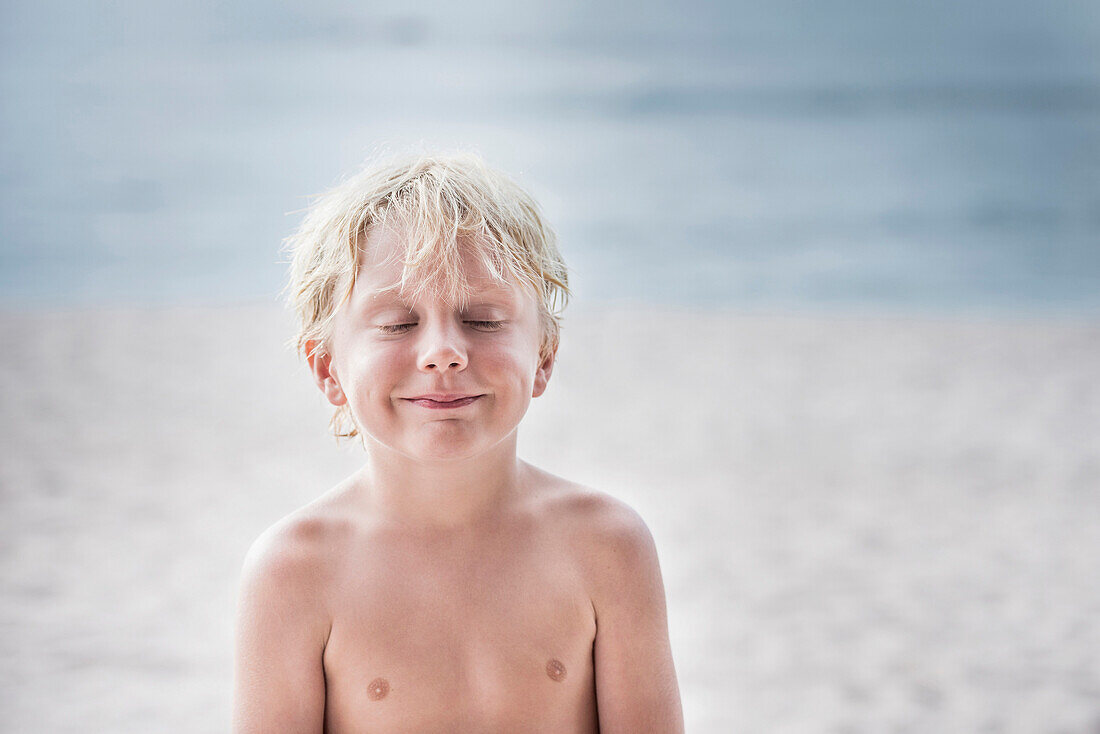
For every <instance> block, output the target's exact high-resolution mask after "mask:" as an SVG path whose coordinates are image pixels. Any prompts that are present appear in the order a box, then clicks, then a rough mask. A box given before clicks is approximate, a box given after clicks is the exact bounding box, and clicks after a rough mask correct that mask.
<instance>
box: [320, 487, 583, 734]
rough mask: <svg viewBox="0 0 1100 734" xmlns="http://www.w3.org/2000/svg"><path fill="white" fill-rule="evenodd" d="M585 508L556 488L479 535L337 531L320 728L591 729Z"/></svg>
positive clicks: (369, 528) (345, 526)
mask: <svg viewBox="0 0 1100 734" xmlns="http://www.w3.org/2000/svg"><path fill="white" fill-rule="evenodd" d="M584 506H585V500H584V499H583V496H582V495H581V493H579V492H577V491H576V490H575V489H572V488H569V487H565V486H558V487H554V488H548V489H547V491H546V492H545V493H541V494H540V495H539V497H538V498H535V497H530V498H529V499H528V501H525V502H523V503H522V505H520V506H516V507H514V508H511V509H510V510H509V511H508V512H506V513H503V514H502V515H501V516H500V517H498V518H496V519H495V520H493V521H491V522H485V523H481V524H479V526H478V527H471V528H465V529H459V530H445V531H423V530H412V529H409V528H402V527H401V526H400V525H395V524H392V523H389V524H383V523H377V522H374V521H372V520H371V519H363V520H361V521H358V522H357V521H354V520H353V521H345V522H340V523H338V524H337V525H334V526H333V529H332V532H330V536H331V537H330V538H329V539H328V542H327V543H326V544H325V548H326V550H325V553H326V555H329V556H330V558H331V560H330V562H331V564H332V565H331V566H330V567H331V568H333V575H332V578H331V582H332V583H331V585H330V586H329V590H330V592H331V594H329V595H328V596H329V598H328V599H327V600H326V601H327V604H328V607H329V610H330V615H331V620H332V628H331V632H330V633H329V636H328V642H327V644H326V646H325V651H324V673H325V688H326V701H325V731H326V732H327V733H328V734H346V733H348V732H372V733H378V734H385V733H386V732H436V731H438V732H450V731H501V732H510V731H524V732H537V731H547V732H551V731H552V732H569V733H574V732H576V733H578V734H579V733H581V732H584V733H585V734H587V733H589V732H597V731H598V723H597V716H596V694H595V680H594V670H593V657H592V650H593V641H594V638H595V634H596V623H595V613H594V610H593V607H592V603H591V601H590V596H589V594H588V591H587V589H586V587H585V581H586V578H587V576H588V573H587V572H586V571H585V569H584V568H583V560H584V554H583V547H584V543H583V542H581V541H582V539H583V535H584V527H583V524H584V523H583V520H582V518H583V516H584V514H585V513H584V511H583V509H581V508H583V507H584ZM326 514H328V513H326Z"/></svg>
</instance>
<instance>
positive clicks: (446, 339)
mask: <svg viewBox="0 0 1100 734" xmlns="http://www.w3.org/2000/svg"><path fill="white" fill-rule="evenodd" d="M421 333H422V334H423V337H422V341H421V344H420V356H419V358H418V360H417V362H418V366H419V368H420V370H421V371H422V372H446V371H448V370H456V371H457V370H464V369H466V359H467V358H466V345H465V343H464V341H463V339H462V335H461V333H460V331H459V330H458V329H456V328H454V326H452V325H449V324H440V325H436V326H431V327H428V328H426V329H424V330H423V331H422V332H421Z"/></svg>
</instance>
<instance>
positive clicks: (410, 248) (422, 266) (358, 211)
mask: <svg viewBox="0 0 1100 734" xmlns="http://www.w3.org/2000/svg"><path fill="white" fill-rule="evenodd" d="M383 227H393V228H394V229H395V230H397V231H400V232H401V233H402V234H403V235H404V237H405V240H406V249H405V257H404V264H403V265H404V267H403V269H402V275H401V281H400V283H399V284H395V287H398V288H400V290H401V292H402V293H404V294H406V295H407V297H408V298H409V299H410V300H413V301H415V300H416V299H417V298H419V297H421V296H423V295H428V294H431V295H439V296H442V297H444V298H446V299H447V300H448V301H449V302H451V303H455V304H465V303H466V301H467V299H468V297H469V295H470V288H469V285H468V282H467V279H466V274H465V272H464V271H463V269H462V267H461V262H462V255H463V253H468V254H471V255H473V256H474V257H475V258H476V259H477V260H479V261H480V262H481V263H482V264H483V265H484V266H485V268H486V270H487V271H488V272H489V273H491V274H492V275H493V276H494V277H495V278H497V279H499V280H501V281H507V280H513V281H515V282H518V283H519V284H520V285H521V286H524V287H526V288H528V289H530V290H531V291H533V292H534V293H535V294H536V296H537V301H538V304H539V313H540V323H541V327H542V344H541V347H540V350H539V352H540V354H539V356H540V360H542V359H546V358H547V357H550V356H552V355H553V354H554V352H555V351H556V350H557V347H558V339H559V332H560V324H561V321H560V319H561V310H562V309H563V308H564V307H565V304H566V301H567V300H568V297H569V285H568V276H567V272H566V267H565V262H564V261H563V260H562V257H561V253H560V252H559V251H558V247H557V242H556V237H555V236H554V232H553V231H552V230H551V229H550V227H549V226H548V225H547V224H546V223H545V222H544V221H543V219H542V216H541V213H540V211H539V207H538V205H537V204H536V203H535V201H534V199H532V198H531V196H530V195H529V194H528V193H527V192H526V191H524V190H523V189H521V188H520V187H519V186H518V185H517V184H516V183H515V182H514V181H512V180H511V179H510V178H508V177H507V176H505V175H504V174H502V173H500V172H498V171H495V170H493V169H491V168H489V167H488V166H486V165H485V162H484V161H483V160H482V159H481V158H479V157H478V156H476V155H472V154H457V155H446V156H440V155H422V156H418V157H415V158H411V159H394V160H389V161H386V162H382V163H376V164H374V165H370V166H368V167H367V168H365V169H364V170H362V171H361V172H360V173H358V174H356V175H354V176H352V177H351V178H349V179H347V180H345V181H344V182H342V183H340V184H339V185H337V186H335V187H334V188H332V189H330V190H329V191H327V192H326V193H324V194H322V195H321V196H319V197H318V198H317V200H316V201H315V202H314V203H313V205H312V206H311V207H310V208H309V211H308V213H307V214H306V216H305V218H304V219H303V221H302V223H301V225H300V226H299V228H298V231H297V232H295V233H294V234H293V235H292V236H291V237H289V238H288V239H287V242H286V247H287V250H289V252H290V254H291V267H290V282H289V283H288V285H287V300H288V301H289V304H290V306H291V307H292V308H293V309H294V310H295V311H296V312H297V315H298V322H299V326H298V334H297V335H296V337H295V338H294V339H293V340H292V343H293V344H294V346H295V347H296V348H297V350H298V352H299V353H300V354H302V355H303V356H306V357H307V358H308V356H309V354H307V351H308V349H309V347H308V346H307V345H309V344H311V343H312V344H314V345H315V346H314V347H313V350H314V351H320V352H322V353H324V352H327V351H328V350H329V347H330V345H331V337H332V325H333V319H334V318H335V315H336V312H337V310H338V309H339V308H340V306H341V304H342V303H343V302H344V301H345V300H346V299H347V298H348V296H349V295H351V292H352V289H353V288H354V287H355V280H356V276H357V273H358V270H359V267H360V264H361V262H362V260H361V258H362V254H363V253H362V248H363V245H364V243H365V241H366V239H367V237H368V235H369V234H370V233H371V232H373V231H375V230H377V229H380V228H383ZM331 425H332V429H333V433H334V434H335V435H336V436H337V437H338V438H340V437H351V436H355V435H356V434H357V433H358V429H357V427H356V425H355V422H354V420H352V417H351V412H350V410H349V409H348V406H347V405H346V404H345V405H342V406H340V407H338V408H337V409H336V412H335V414H334V415H333V417H332V422H331Z"/></svg>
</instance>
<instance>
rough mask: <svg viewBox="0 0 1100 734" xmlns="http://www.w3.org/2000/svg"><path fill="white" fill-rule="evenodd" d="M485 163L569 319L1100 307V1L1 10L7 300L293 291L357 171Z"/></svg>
mask: <svg viewBox="0 0 1100 734" xmlns="http://www.w3.org/2000/svg"><path fill="white" fill-rule="evenodd" d="M410 149H415V150H453V149H463V150H474V151H477V152H480V153H481V154H483V155H484V156H485V157H486V158H487V159H488V160H489V162H490V163H491V164H493V165H495V166H497V167H499V168H501V169H503V170H505V171H507V172H509V173H510V174H512V175H513V176H514V177H515V178H517V179H518V180H519V181H520V182H521V183H522V184H523V185H524V186H525V187H526V188H528V189H529V190H530V191H531V192H532V193H533V194H534V195H535V197H536V198H537V199H538V200H539V201H540V202H541V205H542V206H543V208H544V210H545V213H546V215H547V217H548V218H549V220H550V222H551V223H552V225H553V226H554V228H555V229H556V231H557V233H558V235H559V238H560V242H561V247H562V250H563V252H564V254H565V257H566V259H567V261H568V262H569V264H570V268H571V278H572V284H573V286H574V293H575V298H574V300H575V301H580V302H587V303H600V302H604V301H624V302H644V303H651V304H663V303H669V304H686V305H691V306H704V307H707V306H715V307H723V308H726V307H732V308H744V309H755V308H762V309H776V308H778V309H795V310H799V309H809V310H821V309H860V310H873V311H882V310H887V311H900V312H908V311H915V312H928V311H931V312H962V313H994V314H997V313H1005V312H1011V313H1024V314H1047V313H1057V314H1068V315H1071V316H1085V317H1093V316H1096V315H1100V5H1098V4H1097V3H1095V2H1091V1H1088V2H1026V1H1023V0H998V1H992V0H973V1H968V2H965V3H960V2H947V1H944V0H928V1H925V2H920V3H908V2H896V1H893V0H885V1H884V0H858V1H857V0H851V1H845V2H793V1H789V0H781V1H778V2H769V3H749V2H723V3H708V2H700V1H699V0H688V2H676V3H673V2H664V1H662V2H654V1H650V0H646V1H644V2H636V3H630V4H626V3H588V2H576V1H565V2H562V1H561V0H555V1H554V2H550V1H549V0H542V1H540V2H533V3H512V2H498V1H495V0H492V1H489V0H477V1H475V2H473V3H450V2H442V1H440V0H436V1H435V2H429V3H411V4H401V5H398V4H393V3H386V4H383V3H370V2H364V3H345V2H333V1H332V0H322V1H320V2H309V3H306V2H301V1H299V2H286V3H266V2H257V1H256V0H245V1H243V2H234V3H224V2H220V1H219V2H215V1H214V0H199V1H198V2H189V3H179V2H167V1H166V0H143V1H140V2H139V1H136V0H119V1H117V2H105V1H104V0H97V1H93V2H86V3H73V2H60V1H58V0H45V1H39V0H35V1H33V2H32V1H30V0H5V2H4V3H3V4H2V5H0V308H6V309H16V310H20V309H25V308H30V309H38V308H53V307H69V306H80V307H84V306H92V307H95V306H101V305H103V306H118V305H138V306H161V305H172V304H181V303H182V304H194V303H199V304H237V303H256V302H267V301H270V302H273V303H274V302H277V301H278V300H279V293H280V290H281V288H282V287H283V285H284V282H285V271H286V264H285V253H284V252H283V251H282V243H283V240H284V239H285V238H286V237H287V236H288V235H289V234H290V233H291V232H292V231H293V230H294V228H295V226H296V225H297V222H298V221H299V220H300V218H301V216H302V211H303V210H304V209H305V208H306V207H308V205H309V202H310V200H311V197H312V196H313V195H315V194H317V193H320V192H322V191H324V190H325V189H326V188H327V187H328V186H330V185H332V184H333V183H335V182H336V181H338V180H339V179H340V178H341V177H342V176H345V175H347V174H349V173H351V172H353V171H354V170H356V169H357V168H358V167H359V166H361V165H363V164H364V162H366V161H368V160H371V159H374V158H376V157H378V156H383V155H386V154H389V153H400V152H404V151H407V150H410Z"/></svg>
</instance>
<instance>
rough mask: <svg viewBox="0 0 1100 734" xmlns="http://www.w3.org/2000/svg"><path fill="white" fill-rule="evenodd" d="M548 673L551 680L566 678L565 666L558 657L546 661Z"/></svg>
mask: <svg viewBox="0 0 1100 734" xmlns="http://www.w3.org/2000/svg"><path fill="white" fill-rule="evenodd" d="M546 674H547V675H548V676H550V680H556V681H561V680H565V666H564V665H562V662H561V661H560V660H558V659H557V658H551V659H549V660H547V661H546Z"/></svg>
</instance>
